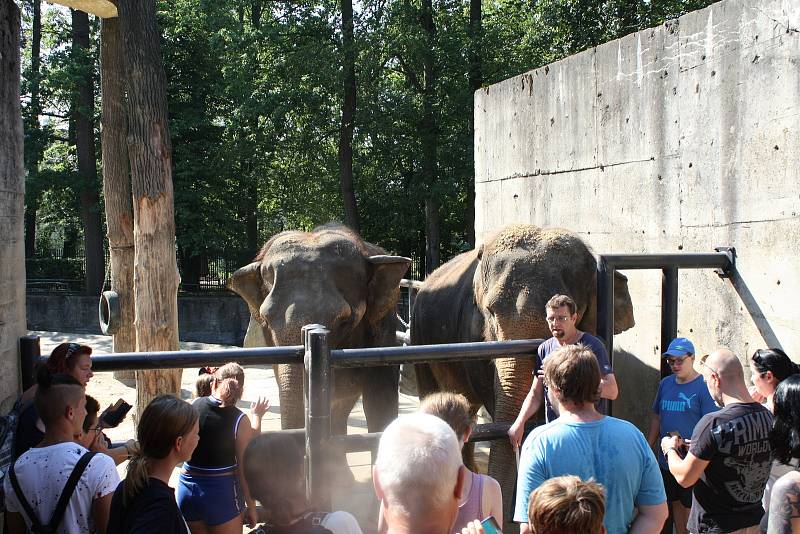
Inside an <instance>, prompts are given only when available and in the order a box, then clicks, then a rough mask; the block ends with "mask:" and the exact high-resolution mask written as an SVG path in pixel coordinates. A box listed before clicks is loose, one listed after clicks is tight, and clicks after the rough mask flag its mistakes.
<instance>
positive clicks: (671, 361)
mask: <svg viewBox="0 0 800 534" xmlns="http://www.w3.org/2000/svg"><path fill="white" fill-rule="evenodd" d="M686 358H691V356H682V357H677V358H667V365H676V364H677V365H683V362H684V361H686Z"/></svg>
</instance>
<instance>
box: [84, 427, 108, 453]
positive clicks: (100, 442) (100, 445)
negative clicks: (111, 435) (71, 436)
mask: <svg viewBox="0 0 800 534" xmlns="http://www.w3.org/2000/svg"><path fill="white" fill-rule="evenodd" d="M88 448H89V450H90V451H92V452H102V453H106V452H107V451H108V442H107V441H106V435H105V433H103V432H97V431H96V432H95V433H94V438H92V442H91V443H90V444H89V447H88Z"/></svg>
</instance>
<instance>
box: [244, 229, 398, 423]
mask: <svg viewBox="0 0 800 534" xmlns="http://www.w3.org/2000/svg"><path fill="white" fill-rule="evenodd" d="M410 263H411V260H410V259H408V258H403V257H399V256H387V255H385V252H384V251H383V250H382V249H381V248H380V247H377V246H375V245H372V244H370V243H367V242H365V241H363V240H362V239H361V238H360V237H358V236H357V235H356V234H355V233H353V232H352V231H351V230H349V229H348V228H346V227H344V226H340V225H335V224H332V225H325V226H322V227H319V228H316V229H315V230H313V231H312V232H301V231H286V232H281V233H279V234H277V235H275V236H273V237H272V238H271V239H270V240H269V241H268V242H267V243H266V244H265V245H264V246H263V247H262V248H261V251H260V252H259V253H258V255H257V256H256V258H255V261H254V262H253V263H251V264H249V265H247V266H245V267H242V268H241V269H239V270H238V271H236V272H235V273H234V274H233V276H232V277H231V278H230V280H229V281H228V287H229V288H230V289H232V290H233V291H235V292H236V293H238V294H239V295H240V296H241V297H242V298H243V299H244V300H245V302H247V305H248V307H249V309H250V315H251V318H250V325H249V327H248V329H247V335H246V337H245V347H254V346H287V345H302V340H301V329H302V327H303V326H304V325H306V324H321V325H324V326H325V327H327V328H328V329H329V330H330V336H329V338H328V344H329V346H330V348H331V349H336V348H360V347H382V346H390V345H395V344H396V343H395V332H396V330H397V327H398V325H399V324H400V322H399V319H398V318H397V315H396V313H395V305H396V303H397V299H398V297H399V294H400V290H399V283H400V280H401V279H402V277H403V275H404V274H405V272H406V271H407V270H408V266H409V264H410ZM275 377H276V379H277V382H278V389H279V392H280V393H279V394H280V404H281V427H282V428H302V427H303V426H304V423H305V417H304V407H303V369H302V366H301V365H300V364H291V365H288V364H287V365H277V366H275ZM333 383H334V386H333V395H332V396H331V430H332V432H333V433H334V434H345V433H346V432H347V417H348V415H349V414H350V411H351V410H352V409H353V406H354V405H355V403H356V401H357V400H358V397H359V395H363V405H364V413H365V415H366V418H367V426H368V427H369V430H370V432H376V431H380V430H383V428H384V427H385V426H386V425H388V424H389V423H390V422H391V421H392V420H394V419H395V418H396V417H397V408H398V369H397V367H396V366H394V367H392V366H384V367H372V368H366V369H336V370H334V372H333Z"/></svg>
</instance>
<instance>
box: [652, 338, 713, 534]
mask: <svg viewBox="0 0 800 534" xmlns="http://www.w3.org/2000/svg"><path fill="white" fill-rule="evenodd" d="M662 357H663V358H664V360H666V362H667V364H668V365H669V368H670V370H672V374H671V375H669V376H668V377H666V378H664V379H663V380H661V382H660V383H659V384H658V392H657V393H656V398H655V399H654V400H653V406H652V414H651V418H650V431H649V432H648V433H647V441H648V443H650V446H651V447H653V450H654V451H656V458H658V466H659V468H660V470H661V478H662V479H663V480H664V490H665V491H666V492H667V502H668V503H669V504H670V507H671V511H672V520H673V523H674V524H675V529H676V531H677V534H687V533H688V532H689V531H688V530H687V529H686V523H688V521H689V510H690V509H691V508H692V487H691V486H690V487H688V488H684V487H682V486H681V485H680V484H678V482H677V481H676V480H675V477H674V476H673V475H672V473H670V472H669V466H668V465H667V460H666V458H664V455H663V454H659V453H660V452H661V449H660V446H659V444H660V442H661V438H663V437H665V436H669V435H677V436H681V437H683V438H685V439H689V437H690V436H691V435H692V432H693V431H694V427H695V425H696V424H697V422H698V421H700V419H701V418H702V417H703V416H704V415H706V414H707V413H711V412H714V411H717V410H718V409H719V408H718V407H717V405H716V403H715V402H714V399H712V398H711V395H710V394H709V392H708V388H707V387H706V383H705V382H704V381H703V377H702V376H701V375H700V373H698V372H697V371H696V370H695V368H694V345H693V344H692V342H691V341H689V340H688V339H686V338H685V337H679V338H676V339H673V340H672V342H670V344H669V347H667V350H666V352H664V354H663V355H662ZM656 447H659V448H658V449H656ZM684 453H685V451H684Z"/></svg>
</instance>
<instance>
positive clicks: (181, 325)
mask: <svg viewBox="0 0 800 534" xmlns="http://www.w3.org/2000/svg"><path fill="white" fill-rule="evenodd" d="M22 286H23V288H24V286H25V284H24V283H23V284H22ZM99 300H100V298H99V297H88V296H87V297H83V296H76V295H28V298H27V304H28V313H27V315H28V329H29V330H48V331H55V332H75V333H86V334H99V333H100V322H99V320H98V314H97V307H98V303H99ZM249 322H250V312H249V311H248V310H247V304H245V302H244V301H243V300H242V299H241V298H239V297H237V296H215V297H178V333H179V336H180V339H181V341H198V342H202V343H221V344H227V345H241V344H242V342H243V341H244V335H245V332H247V325H248V323H249Z"/></svg>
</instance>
